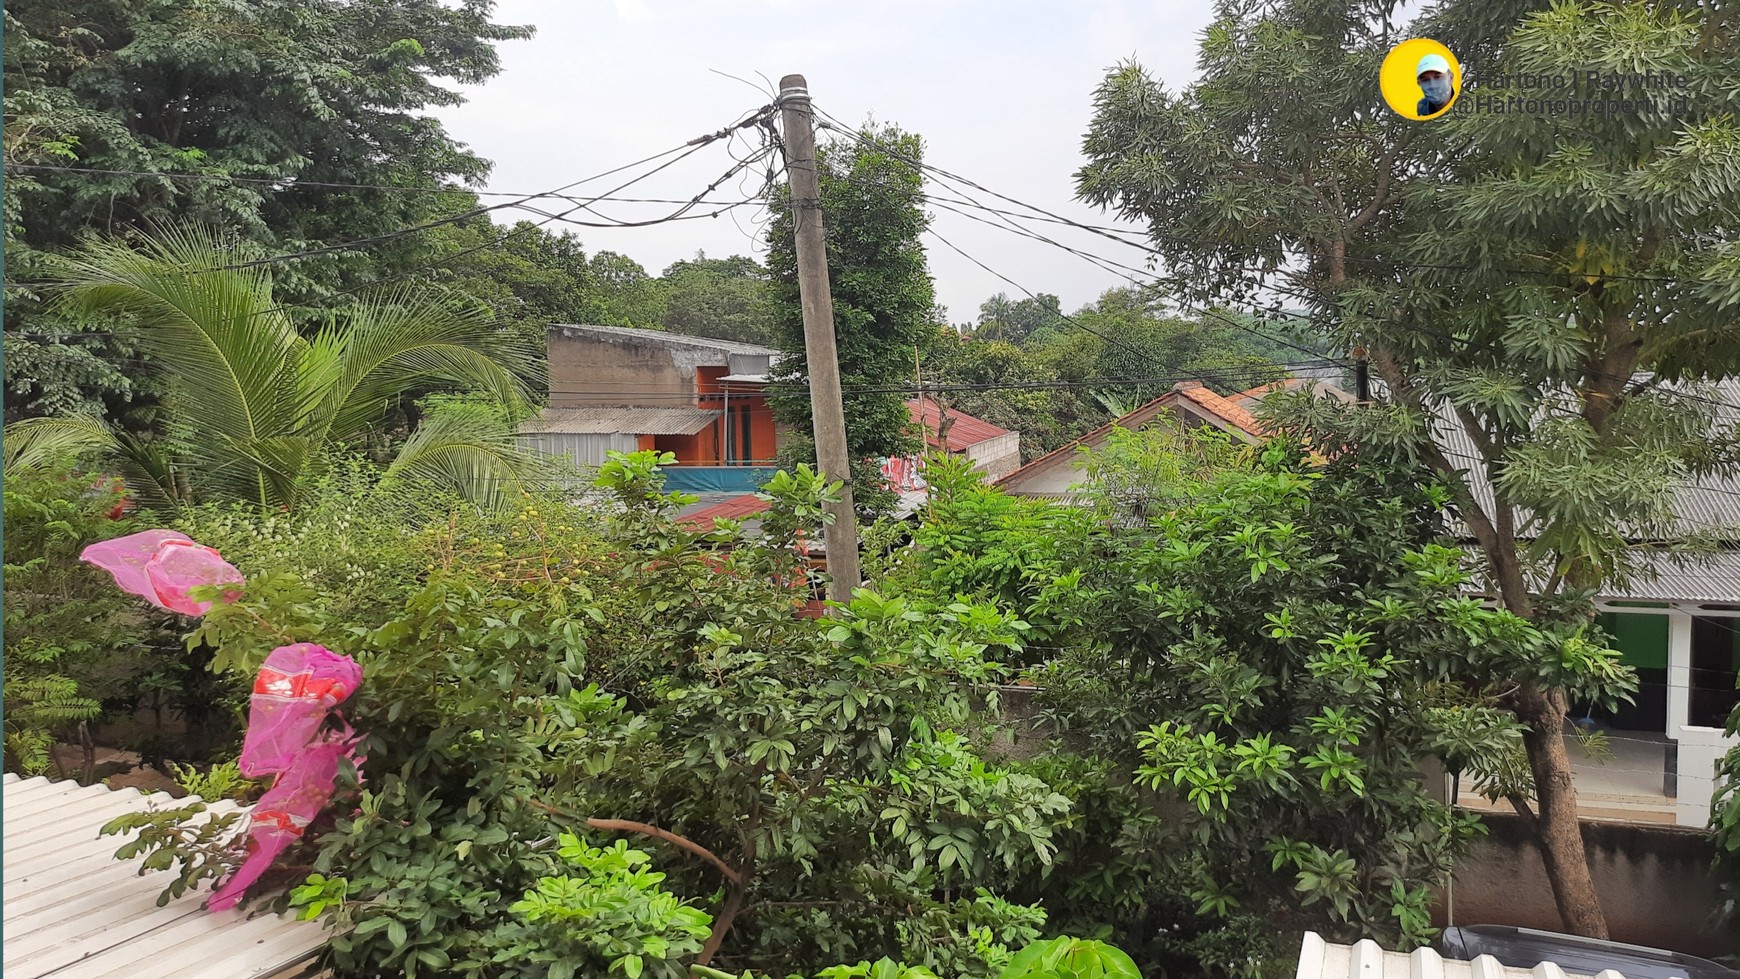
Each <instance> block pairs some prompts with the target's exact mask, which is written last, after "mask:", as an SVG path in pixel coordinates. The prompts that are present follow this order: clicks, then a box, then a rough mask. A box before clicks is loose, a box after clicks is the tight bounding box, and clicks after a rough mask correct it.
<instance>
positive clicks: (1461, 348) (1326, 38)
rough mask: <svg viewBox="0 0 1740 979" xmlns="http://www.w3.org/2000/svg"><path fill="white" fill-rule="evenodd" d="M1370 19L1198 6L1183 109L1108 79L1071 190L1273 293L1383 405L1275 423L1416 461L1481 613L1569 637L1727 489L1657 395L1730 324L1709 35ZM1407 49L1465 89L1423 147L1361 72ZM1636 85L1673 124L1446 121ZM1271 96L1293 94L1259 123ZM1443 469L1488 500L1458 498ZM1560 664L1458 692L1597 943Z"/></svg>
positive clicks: (1641, 18) (1514, 12)
mask: <svg viewBox="0 0 1740 979" xmlns="http://www.w3.org/2000/svg"><path fill="white" fill-rule="evenodd" d="M1396 7H1397V5H1395V4H1391V3H1375V4H1373V3H1351V2H1343V3H1324V2H1318V0H1313V2H1303V0H1296V2H1284V3H1279V4H1274V5H1269V6H1266V7H1264V8H1261V9H1260V10H1257V9H1253V8H1247V7H1246V6H1245V5H1242V4H1231V3H1228V4H1222V5H1221V6H1220V7H1219V8H1218V13H1217V18H1216V20H1215V21H1214V23H1212V24H1211V25H1210V27H1209V28H1208V30H1207V31H1206V33H1205V35H1204V41H1203V45H1202V65H1203V69H1204V74H1203V77H1202V79H1201V80H1200V81H1199V82H1197V83H1196V84H1194V85H1192V86H1191V87H1190V88H1188V89H1187V90H1185V91H1182V92H1171V91H1168V90H1166V89H1165V88H1164V87H1163V86H1161V85H1160V84H1158V83H1157V82H1155V81H1154V80H1153V79H1152V78H1150V77H1149V76H1148V75H1147V74H1146V73H1145V72H1144V71H1143V70H1142V69H1141V68H1140V67H1139V66H1138V65H1134V64H1129V65H1124V66H1121V67H1119V68H1118V69H1116V70H1114V71H1113V72H1112V73H1111V74H1110V75H1109V76H1108V77H1107V79H1106V80H1105V82H1104V84H1103V85H1102V86H1101V87H1100V89H1099V90H1098V92H1097V93H1096V95H1095V118H1094V122H1093V124H1092V126H1091V127H1090V131H1089V134H1088V136H1087V138H1086V142H1085V144H1084V149H1085V151H1086V155H1087V157H1088V164H1087V165H1086V166H1085V167H1084V168H1083V169H1082V170H1081V172H1080V174H1079V176H1078V179H1079V185H1078V186H1079V191H1080V194H1081V195H1082V197H1083V198H1085V199H1086V200H1089V201H1091V202H1094V203H1097V204H1100V205H1102V206H1105V207H1108V208H1111V209H1114V210H1116V211H1117V212H1119V213H1120V214H1123V215H1125V216H1127V217H1130V218H1133V219H1137V220H1141V221H1145V222H1147V223H1148V224H1149V226H1150V228H1151V229H1152V239H1153V241H1154V243H1155V247H1156V249H1157V250H1158V251H1159V252H1160V254H1161V255H1162V257H1163V258H1164V259H1165V260H1166V262H1167V263H1168V265H1169V267H1170V270H1171V271H1172V272H1173V273H1174V275H1175V278H1176V279H1177V281H1178V283H1179V285H1180V287H1189V288H1192V289H1193V291H1195V292H1196V293H1198V294H1202V295H1206V296H1227V295H1235V296H1237V295H1245V294H1248V293H1249V292H1251V291H1252V290H1255V289H1259V288H1269V289H1275V290H1283V291H1286V292H1288V293H1291V294H1293V295H1296V296H1298V297H1301V298H1303V299H1304V300H1306V301H1307V302H1309V304H1310V305H1311V307H1312V310H1313V312H1315V313H1318V314H1320V315H1319V317H1318V319H1319V321H1320V322H1322V323H1325V324H1330V325H1331V328H1332V331H1333V335H1334V338H1335V340H1336V341H1337V342H1339V343H1341V344H1342V345H1344V346H1345V347H1346V348H1356V347H1363V348H1364V349H1365V350H1367V351H1368V352H1369V355H1370V357H1371V362H1372V364H1373V366H1374V368H1375V369H1376V372H1377V374H1378V375H1379V376H1380V377H1381V379H1382V380H1383V381H1384V385H1385V388H1386V389H1387V395H1386V398H1385V401H1384V404H1383V405H1382V406H1381V407H1379V408H1378V409H1375V410H1368V411H1360V410H1357V409H1356V410H1354V411H1352V412H1351V413H1349V412H1337V411H1333V410H1332V409H1331V406H1328V405H1325V404H1322V403H1314V402H1309V401H1301V402H1299V403H1298V405H1296V408H1297V416H1298V417H1297V418H1296V424H1297V425H1298V427H1300V428H1301V429H1302V430H1304V431H1308V432H1310V433H1311V435H1312V437H1313V438H1314V439H1317V440H1318V442H1317V444H1319V445H1325V446H1327V445H1334V444H1337V443H1338V442H1349V441H1350V442H1360V443H1365V444H1368V445H1373V444H1375V445H1384V446H1388V447H1389V448H1391V449H1393V450H1394V451H1396V452H1398V453H1403V454H1407V455H1411V456H1413V457H1416V458H1419V459H1422V460H1424V461H1425V462H1426V463H1427V464H1429V465H1430V466H1431V468H1432V469H1433V470H1435V471H1436V472H1437V474H1438V476H1439V478H1440V479H1442V480H1443V481H1444V482H1445V483H1446V484H1447V485H1448V486H1449V487H1450V488H1451V489H1452V491H1453V493H1454V495H1455V502H1456V513H1457V514H1458V516H1459V517H1460V519H1461V521H1462V523H1463V524H1464V525H1465V526H1466V534H1467V537H1468V538H1469V539H1471V541H1472V545H1473V547H1474V548H1475V550H1476V551H1477V553H1478V554H1479V556H1480V559H1481V562H1482V564H1483V565H1484V575H1483V579H1484V580H1483V582H1482V584H1481V587H1482V588H1483V590H1484V591H1486V593H1487V594H1489V595H1491V596H1492V597H1493V598H1495V599H1497V600H1498V601H1499V602H1500V603H1501V605H1502V606H1503V607H1504V608H1506V609H1508V610H1509V611H1511V612H1513V613H1515V614H1516V615H1518V616H1519V617H1521V618H1523V619H1525V620H1529V621H1530V622H1532V623H1534V624H1536V625H1538V626H1540V627H1541V628H1543V629H1548V630H1552V631H1554V632H1556V633H1558V634H1562V635H1567V636H1574V635H1577V634H1579V632H1580V630H1583V629H1586V628H1587V627H1588V624H1589V622H1590V618H1591V615H1592V608H1591V606H1590V604H1589V602H1588V599H1589V597H1590V596H1591V595H1592V594H1593V593H1595V592H1596V591H1598V590H1599V589H1600V588H1602V587H1603V586H1604V585H1608V584H1610V583H1612V582H1615V581H1618V580H1621V579H1623V578H1624V577H1625V576H1626V575H1627V574H1629V573H1632V572H1634V571H1635V570H1636V567H1635V564H1634V561H1635V558H1636V555H1637V552H1636V550H1635V549H1634V548H1633V547H1632V546H1631V545H1632V544H1633V542H1634V541H1637V540H1652V541H1656V542H1669V543H1671V542H1672V541H1674V540H1675V539H1677V538H1678V537H1679V536H1681V534H1682V533H1683V531H1684V528H1683V525H1679V524H1676V522H1675V521H1674V520H1673V513H1672V504H1673V495H1674V491H1675V489H1676V488H1677V487H1678V486H1679V485H1681V484H1682V483H1683V482H1684V480H1685V479H1686V478H1688V477H1689V476H1693V475H1696V474H1699V473H1703V472H1709V471H1711V470H1722V471H1727V472H1732V471H1734V470H1733V467H1734V459H1733V455H1732V453H1730V452H1728V451H1726V450H1727V449H1728V448H1729V447H1730V446H1731V444H1732V443H1731V441H1730V437H1731V433H1724V432H1721V431H1718V430H1716V429H1715V427H1714V423H1713V421H1712V420H1711V418H1712V415H1711V413H1710V412H1709V407H1710V405H1709V404H1708V403H1707V402H1701V401H1699V400H1696V399H1697V398H1698V397H1699V395H1698V393H1697V391H1696V390H1692V391H1691V392H1690V393H1689V395H1688V394H1686V393H1684V388H1674V387H1672V386H1671V385H1669V384H1666V383H1664V382H1669V381H1678V382H1683V383H1692V384H1693V386H1694V388H1695V382H1697V381H1707V380H1710V379H1714V378H1720V377H1724V376H1729V375H1730V374H1731V373H1732V372H1733V371H1734V370H1735V369H1736V368H1737V367H1740V363H1737V361H1740V346H1737V345H1735V344H1733V343H1732V342H1725V337H1724V331H1725V330H1727V329H1728V328H1729V326H1730V325H1731V324H1730V323H1729V322H1728V321H1729V320H1731V319H1732V310H1733V308H1734V306H1735V304H1736V303H1740V249H1737V248H1736V245H1735V237H1734V236H1735V231H1734V229H1735V228H1736V227H1737V226H1740V225H1737V220H1740V129H1737V128H1736V125H1735V123H1734V121H1733V120H1734V118H1735V113H1736V110H1737V109H1740V92H1737V91H1736V89H1735V87H1734V86H1733V85H1732V84H1731V81H1730V80H1731V79H1732V78H1733V77H1734V75H1735V73H1736V71H1740V44H1737V36H1736V28H1735V25H1734V23H1733V21H1732V19H1731V17H1728V16H1727V15H1724V14H1722V13H1720V12H1718V11H1712V10H1710V8H1708V7H1707V6H1706V5H1701V4H1697V3H1655V4H1641V3H1630V4H1618V3H1593V2H1564V3H1555V4H1551V5H1548V4H1533V3H1516V2H1513V3H1507V4H1489V3H1473V2H1452V3H1445V4H1442V5H1439V6H1438V7H1435V8H1433V9H1432V10H1431V11H1430V12H1429V13H1428V14H1427V15H1426V16H1424V17H1423V18H1422V19H1421V20H1420V21H1419V22H1417V23H1415V24H1408V25H1403V24H1401V23H1399V22H1398V21H1397V20H1396V18H1395V11H1396ZM1410 35H1424V36H1432V37H1436V38H1439V39H1440V40H1442V41H1445V42H1447V43H1448V44H1450V45H1451V46H1452V48H1453V49H1454V50H1456V51H1458V52H1459V53H1461V54H1462V55H1463V57H1464V58H1465V59H1467V63H1468V64H1469V65H1470V73H1469V76H1468V79H1467V84H1468V86H1469V87H1468V89H1467V90H1466V91H1465V92H1464V93H1463V95H1462V101H1461V102H1460V103H1459V104H1458V106H1457V107H1455V108H1454V109H1453V110H1452V111H1451V112H1450V113H1448V114H1447V115H1446V116H1445V117H1443V118H1442V119H1441V120H1439V121H1437V122H1434V123H1430V124H1420V123H1414V122H1410V121H1407V120H1403V119H1402V118H1400V117H1398V116H1395V115H1393V114H1390V113H1389V112H1388V111H1387V110H1386V109H1385V108H1384V107H1383V105H1382V103H1381V101H1380V100H1379V98H1378V94H1377V91H1376V85H1375V79H1376V77H1377V68H1378V65H1379V63H1380V62H1381V60H1382V58H1383V55H1384V54H1385V52H1386V51H1387V50H1388V48H1389V46H1390V45H1391V44H1392V43H1393V42H1395V41H1398V40H1400V39H1402V38H1403V37H1405V36H1410ZM1646 70H1652V71H1656V72H1672V73H1675V74H1678V75H1684V76H1685V78H1686V79H1687V83H1688V84H1687V87H1686V89H1685V90H1684V91H1683V93H1682V94H1684V95H1685V96H1686V100H1685V103H1684V105H1683V106H1682V105H1675V106H1674V107H1673V109H1672V110H1671V111H1670V110H1669V108H1668V106H1667V105H1666V104H1665V103H1663V102H1659V101H1658V102H1657V104H1656V105H1655V106H1654V107H1644V108H1642V109H1639V110H1638V111H1634V112H1614V113H1606V114H1593V113H1591V114H1587V115H1583V116H1580V117H1578V118H1575V119H1571V118H1566V117H1560V116H1550V115H1533V114H1524V113H1504V114H1498V113H1491V112H1481V111H1477V110H1476V107H1475V106H1474V104H1473V98H1472V97H1471V96H1474V95H1475V94H1477V93H1478V92H1479V84H1478V83H1479V81H1480V79H1482V78H1487V77H1491V76H1493V75H1497V74H1500V73H1518V72H1520V73H1525V74H1537V73H1538V74H1551V75H1563V76H1566V77H1569V78H1575V79H1576V80H1577V85H1578V89H1577V91H1576V94H1577V95H1578V96H1579V97H1584V96H1591V97H1606V96H1610V95H1613V94H1614V93H1612V92H1609V91H1607V90H1596V91H1590V90H1589V87H1588V86H1587V85H1586V84H1585V81H1584V79H1585V77H1586V75H1585V73H1587V72H1591V71H1595V72H1601V71H1605V72H1642V71H1646ZM1278 81H1280V82H1294V83H1298V84H1305V83H1307V82H1308V83H1309V85H1310V88H1311V93H1312V97H1311V98H1308V99H1278V98H1277V97H1276V94H1275V93H1276V85H1277V82H1278ZM1435 418H1440V419H1447V420H1445V421H1441V422H1436V423H1435V422H1434V421H1433V419H1435ZM1462 445H1471V446H1472V450H1471V452H1472V454H1470V450H1469V449H1465V448H1461V447H1460V446H1462ZM1471 471H1473V472H1481V471H1483V472H1484V473H1486V474H1488V475H1490V476H1491V477H1492V483H1493V486H1494V491H1493V492H1492V493H1490V494H1487V493H1480V494H1476V493H1475V492H1474V483H1473V481H1472V480H1471V479H1470V477H1469V473H1470V472H1471ZM1565 665H1566V664H1564V663H1561V662H1559V661H1557V660H1555V659H1554V658H1552V657H1544V658H1542V659H1540V660H1538V661H1533V662H1529V661H1524V662H1519V663H1516V664H1512V666H1510V667H1508V668H1506V669H1504V670H1500V671H1490V670H1489V671H1486V672H1479V673H1472V674H1470V675H1471V676H1475V677H1477V678H1478V679H1477V680H1476V681H1475V682H1476V684H1477V685H1485V686H1486V687H1487V688H1488V689H1489V690H1491V691H1494V692H1496V693H1499V694H1501V695H1502V699H1503V702H1504V704H1505V705H1506V706H1507V707H1508V708H1509V709H1510V710H1511V711H1512V713H1513V714H1514V716H1515V717H1516V719H1517V720H1518V721H1519V722H1520V723H1521V724H1522V725H1523V727H1524V728H1525V734H1524V743H1525V746H1526V748H1527V752H1528V760H1529V765H1530V771H1531V774H1532V793H1519V794H1516V795H1514V796H1513V798H1512V801H1513V803H1514V804H1515V806H1516V808H1517V810H1518V812H1519V813H1521V814H1522V816H1523V818H1524V819H1525V820H1526V821H1528V822H1529V823H1530V824H1531V826H1532V827H1533V828H1534V830H1535V835H1536V839H1537V842H1538V844H1539V849H1540V852H1541V855H1542V857H1543V860H1544V862H1545V865H1546V868H1547V871H1548V875H1549V878H1550V879H1551V881H1552V885H1553V892H1554V898H1555V900H1556V902H1557V905H1558V909H1559V913H1560V916H1561V918H1562V919H1563V921H1564V924H1565V927H1566V928H1568V929H1569V930H1572V931H1575V932H1577V933H1580V934H1585V935H1594V936H1601V935H1604V934H1605V933H1606V923H1605V919H1604V917H1603V915H1602V912H1601V908H1600V903H1599V900H1598V897H1597V895H1596V893H1595V890H1594V886H1593V883H1592V882H1591V880H1590V877H1589V873H1588V865H1587V861H1586V855H1585V852H1584V848H1583V843H1582V838H1581V834H1580V831H1579V824H1578V821H1577V803H1576V791H1575V785H1574V780H1573V773H1572V770H1571V764H1570V759H1569V756H1568V754H1567V752H1566V749H1565V740H1564V729H1565V719H1566V718H1565V715H1566V710H1567V706H1568V703H1569V701H1570V699H1571V693H1570V689H1571V688H1572V687H1573V686H1575V683H1574V678H1573V677H1572V676H1571V675H1569V674H1568V673H1567V671H1566V669H1565ZM1612 679H1613V680H1614V681H1615V682H1622V681H1623V679H1624V677H1623V676H1620V675H1615V676H1614V677H1613V678H1612Z"/></svg>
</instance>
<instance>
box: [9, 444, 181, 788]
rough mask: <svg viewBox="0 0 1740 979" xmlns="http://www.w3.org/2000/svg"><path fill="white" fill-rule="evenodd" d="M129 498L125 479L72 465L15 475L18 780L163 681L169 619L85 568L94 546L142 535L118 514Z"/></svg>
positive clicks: (12, 579)
mask: <svg viewBox="0 0 1740 979" xmlns="http://www.w3.org/2000/svg"><path fill="white" fill-rule="evenodd" d="M122 500H123V492H122V489H121V486H120V483H119V481H118V480H114V479H111V478H106V477H103V476H102V475H100V474H94V473H91V472H88V471H86V470H84V469H82V468H81V467H79V466H78V465H77V464H76V461H75V460H74V459H72V458H70V457H63V458H61V459H59V460H57V461H54V462H52V463H50V464H48V465H45V466H43V467H40V468H34V469H28V470H16V471H12V472H8V473H7V474H6V494H5V522H6V542H5V552H6V553H5V575H6V588H5V595H4V603H5V636H6V672H5V716H6V741H5V744H6V770H7V771H12V772H20V773H22V774H27V775H34V774H40V773H42V772H45V771H48V770H49V768H50V767H51V765H50V750H51V749H52V747H53V745H54V744H55V743H56V742H57V741H66V740H75V739H77V740H84V741H86V742H87V743H88V741H89V727H90V726H91V725H92V724H94V723H95V722H97V721H98V720H99V719H101V718H102V717H103V716H104V715H105V712H106V711H105V708H107V711H109V712H119V711H123V710H125V709H127V708H128V707H131V706H133V705H134V704H136V702H137V701H136V698H135V696H134V695H133V694H134V692H135V691H137V689H138V688H139V687H140V686H141V685H149V683H150V682H151V680H152V679H153V678H154V677H153V674H154V669H153V666H152V663H151V658H152V653H153V651H152V645H153V644H157V643H161V642H162V641H163V640H164V638H165V635H166V630H165V629H164V628H163V623H164V621H165V617H163V616H154V615H152V614H151V613H150V612H149V610H147V609H145V608H143V607H142V603H139V602H137V601H136V600H134V599H132V598H131V597H130V596H126V595H123V594H122V593H121V592H120V591H119V590H118V589H117V588H116V587H115V583H114V580H113V579H111V578H110V577H109V576H108V575H107V574H105V573H103V572H102V571H99V570H97V569H96V568H93V567H91V566H90V565H88V564H83V563H81V562H80V561H79V559H78V557H79V553H80V552H81V551H83V550H84V548H85V547H86V546H87V545H89V544H93V543H95V542H97V541H100V540H106V539H108V538H110V537H118V536H121V535H123V534H128V533H132V532H133V531H135V530H137V529H139V527H138V526H137V525H136V524H135V523H134V522H133V521H132V520H131V519H129V518H127V517H124V516H121V515H120V514H119V513H118V512H117V509H118V507H119V506H120V505H121V503H122ZM87 777H88V773H87Z"/></svg>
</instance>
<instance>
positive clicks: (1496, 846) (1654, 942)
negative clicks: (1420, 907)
mask: <svg viewBox="0 0 1740 979" xmlns="http://www.w3.org/2000/svg"><path fill="white" fill-rule="evenodd" d="M1481 821H1482V822H1483V823H1485V824H1486V827H1487V836H1486V837H1485V839H1483V840H1481V841H1479V842H1478V843H1476V844H1475V845H1474V849H1473V851H1472V852H1471V853H1470V854H1469V855H1468V856H1467V857H1466V858H1465V859H1463V860H1462V862H1461V863H1460V864H1458V866H1457V868H1456V877H1455V881H1454V885H1453V886H1452V887H1451V888H1448V889H1446V890H1445V891H1444V892H1442V893H1441V894H1440V901H1439V903H1438V907H1437V910H1436V913H1435V921H1436V923H1437V924H1439V925H1443V924H1445V923H1447V922H1451V921H1453V922H1454V923H1456V924H1464V925H1476V924H1498V925H1518V926H1521V927H1525V928H1539V929H1542V930H1543V931H1559V930H1561V925H1560V923H1559V912H1558V910H1557V909H1556V908H1555V907H1554V905H1553V891H1552V888H1551V887H1550V886H1549V885H1548V883H1547V873H1546V869H1545V867H1543V866H1542V863H1541V855H1540V851H1539V850H1538V849H1537V848H1536V847H1535V842H1534V838H1533V836H1532V835H1531V834H1530V833H1529V830H1528V827H1527V826H1525V825H1524V824H1523V822H1522V820H1521V819H1520V818H1518V817H1517V816H1515V815H1514V814H1492V815H1486V816H1483V817H1482V820H1481ZM1583 842H1584V845H1585V846H1586V847H1587V848H1588V854H1589V871H1590V873H1591V874H1592V875H1593V876H1594V878H1595V889H1596V892H1597V893H1598V894H1599V895H1600V897H1601V909H1602V911H1604V912H1605V913H1606V915H1607V927H1608V931H1609V934H1610V936H1611V937H1612V938H1613V939H1614V940H1615V941H1621V942H1630V943H1632V944H1634V945H1648V946H1651V947H1654V948H1668V949H1673V950H1674V951H1677V952H1686V953H1689V954H1692V955H1703V956H1716V955H1728V954H1733V953H1735V952H1740V935H1736V934H1735V933H1734V931H1733V930H1728V931H1720V930H1717V929H1716V928H1714V927H1713V926H1712V925H1711V923H1710V921H1711V912H1712V911H1713V910H1714V909H1715V906H1716V883H1715V879H1714V877H1713V876H1712V875H1711V871H1710V861H1711V859H1712V858H1713V857H1714V856H1715V851H1714V847H1713V845H1712V844H1711V842H1710V839H1709V837H1708V836H1707V835H1706V834H1705V833H1703V832H1702V831H1700V830H1695V829H1689V828H1686V827H1681V826H1667V825H1649V824H1643V823H1607V822H1596V821H1593V820H1585V821H1584V823H1583Z"/></svg>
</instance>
